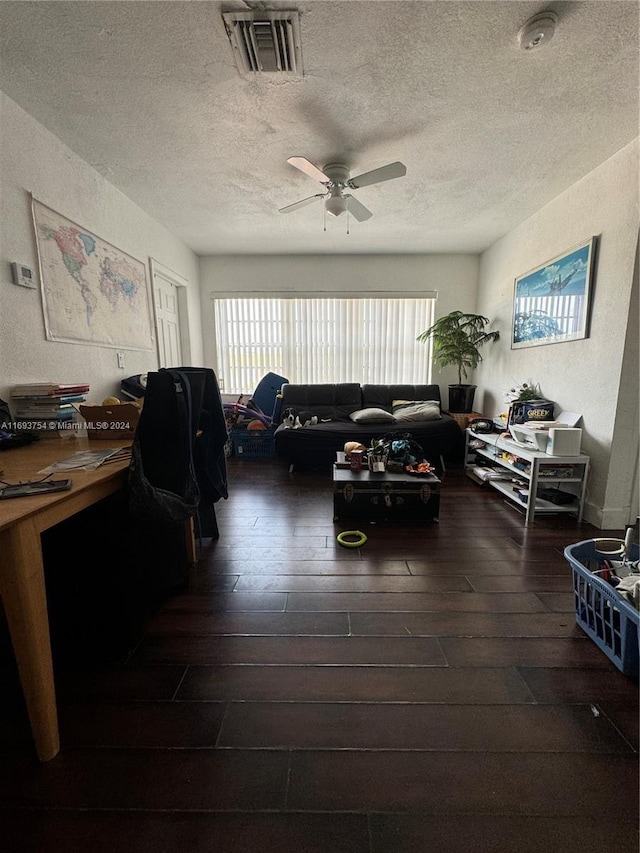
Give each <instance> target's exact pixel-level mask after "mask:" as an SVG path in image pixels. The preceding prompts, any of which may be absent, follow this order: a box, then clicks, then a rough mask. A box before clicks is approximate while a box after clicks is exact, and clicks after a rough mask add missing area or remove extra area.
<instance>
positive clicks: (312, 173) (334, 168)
mask: <svg viewBox="0 0 640 853" xmlns="http://www.w3.org/2000/svg"><path fill="white" fill-rule="evenodd" d="M287 163H291V165H292V166H295V168H296V169H300V171H301V172H304V173H305V175H308V176H309V177H310V178H313V179H314V180H316V181H319V182H320V183H321V184H323V185H324V187H325V192H323V193H316V194H315V195H312V196H309V198H303V199H302V200H301V201H296V202H294V203H293V204H289V205H287V206H286V207H281V208H280V211H279V212H280V213H291V212H292V211H293V210H298V208H300V207H305V206H306V205H307V204H311V203H312V202H314V201H315V200H316V199H317V198H323V199H324V200H325V202H324V209H325V211H326V212H327V213H330V214H331V216H340V214H341V213H344V212H345V210H348V211H349V213H351V214H352V215H353V216H355V218H356V219H357V220H358V222H364V221H365V220H367V219H371V217H372V216H373V213H371V211H370V210H368V209H367V208H366V207H365V206H364V204H361V203H360V202H359V201H358V200H357V199H356V198H354V197H353V196H352V195H351V193H349V192H345V190H348V189H349V190H357V189H360V187H368V186H371V184H379V183H381V182H382V181H390V180H391V179H392V178H401V177H402V176H403V175H406V174H407V167H406V166H405V165H404V163H400V162H398V161H397V162H395V163H389V164H388V165H387V166H381V167H380V168H379V169H373V170H372V171H371V172H364V173H363V174H362V175H357V176H356V177H355V178H350V177H349V168H348V166H345V165H344V163H329V164H328V165H327V166H325V167H324V169H319V168H318V167H317V166H315V165H314V164H313V163H311V162H310V161H309V160H307V158H306V157H289V158H288V160H287Z"/></svg>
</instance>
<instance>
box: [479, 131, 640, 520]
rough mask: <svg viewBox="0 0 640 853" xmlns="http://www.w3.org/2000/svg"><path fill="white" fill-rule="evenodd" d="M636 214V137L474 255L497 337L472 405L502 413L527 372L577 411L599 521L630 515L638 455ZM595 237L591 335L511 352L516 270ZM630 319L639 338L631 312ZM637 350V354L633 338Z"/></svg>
mask: <svg viewBox="0 0 640 853" xmlns="http://www.w3.org/2000/svg"><path fill="white" fill-rule="evenodd" d="M638 221H639V216H638V142H637V140H636V141H635V142H634V143H632V144H630V145H628V146H627V147H625V148H624V149H622V150H621V151H619V152H618V153H617V154H616V155H615V156H613V157H612V158H610V159H609V160H607V161H606V162H605V163H603V164H602V165H601V166H599V167H598V168H597V169H595V170H594V171H593V172H591V173H590V174H588V175H586V176H585V177H584V178H582V179H581V180H580V181H578V183H576V184H574V186H572V187H571V188H570V189H569V190H567V191H566V192H565V193H563V194H562V195H561V196H559V197H558V198H557V199H555V200H554V201H553V202H551V203H550V204H548V205H547V206H546V207H544V208H542V210H540V211H538V213H536V214H535V215H534V216H532V217H531V218H530V219H528V220H527V221H526V222H524V223H523V224H522V225H519V226H518V227H517V228H515V229H514V230H513V231H511V232H510V233H509V234H507V235H506V236H505V237H504V238H503V239H502V240H499V241H498V242H497V243H495V244H494V245H493V246H492V247H491V248H490V249H489V250H488V251H486V252H485V253H484V254H483V255H482V257H481V262H480V284H479V301H478V310H479V311H480V313H482V314H485V315H486V316H488V317H490V318H491V319H492V320H493V321H494V326H495V328H498V329H500V330H502V331H503V335H502V339H501V340H500V342H499V343H498V344H496V345H493V346H491V347H488V348H486V349H485V351H484V355H485V359H484V362H483V364H482V365H481V366H480V368H479V370H478V371H477V373H476V378H475V381H476V382H477V384H478V392H477V394H478V396H477V397H476V402H477V405H478V406H479V407H480V410H482V411H483V412H484V413H485V414H487V415H493V414H496V413H498V412H500V411H504V409H505V404H504V402H503V398H502V392H503V390H504V389H505V388H508V387H510V386H511V385H512V384H513V383H514V382H523V381H524V382H526V381H528V380H531V381H533V382H536V383H539V384H540V386H541V389H542V392H543V394H544V396H545V397H548V398H549V399H551V400H554V401H555V403H556V404H557V406H558V407H559V408H560V409H564V410H565V411H571V412H580V413H582V415H583V423H582V427H583V431H584V432H583V445H582V448H583V451H584V452H585V453H587V454H588V455H589V456H590V457H591V462H592V469H591V477H590V484H589V490H588V495H587V509H586V519H587V520H588V521H590V522H591V523H593V524H595V525H596V526H598V527H613V528H619V527H623V526H624V524H625V523H626V521H627V519H628V516H629V510H630V506H629V504H630V495H631V491H632V479H633V466H634V461H635V459H637V453H638V436H637V410H638V382H637V376H638V373H637V365H636V368H635V380H634V379H633V374H634V371H633V369H632V367H631V365H629V369H627V370H624V371H623V366H625V345H626V348H627V356H626V358H627V360H629V359H631V358H633V356H632V352H633V347H630V346H629V342H628V341H627V326H628V322H629V317H630V311H631V310H632V309H631V297H632V281H633V271H634V261H635V254H636V244H637V238H638ZM593 235H597V236H598V238H599V248H598V257H597V266H596V270H595V279H594V290H593V302H592V319H591V330H590V335H589V337H588V338H586V339H584V340H579V341H570V342H567V343H560V344H552V345H548V346H538V347H530V348H524V349H518V350H511V349H510V327H511V319H512V307H513V287H514V279H515V278H516V276H519V275H521V274H523V273H525V272H527V271H528V270H530V269H533V268H535V267H537V266H539V265H540V264H542V263H544V262H545V261H546V260H549V259H551V258H553V257H555V256H556V255H559V254H561V253H562V252H563V251H564V250H566V249H569V248H571V247H572V246H574V245H576V244H578V243H580V242H582V241H583V240H585V239H587V238H589V237H591V236H593ZM631 322H632V328H634V329H635V334H636V336H637V328H638V327H637V322H638V318H637V316H634V318H632V319H631ZM635 352H636V358H637V345H636V347H635ZM621 381H623V382H624V387H620V385H621ZM634 418H635V424H634ZM612 472H613V474H614V476H611V475H612Z"/></svg>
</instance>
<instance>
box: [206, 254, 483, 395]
mask: <svg viewBox="0 0 640 853" xmlns="http://www.w3.org/2000/svg"><path fill="white" fill-rule="evenodd" d="M200 280H201V289H202V320H203V325H204V356H205V363H206V365H207V366H208V367H213V368H214V369H215V366H216V365H215V338H214V326H213V304H212V293H213V294H215V293H225V294H227V295H231V294H234V295H237V296H242V295H243V294H244V295H252V296H258V295H259V293H263V294H286V293H289V294H291V293H307V294H309V293H311V294H315V293H320V292H323V293H325V294H327V293H330V294H331V295H334V296H353V295H357V294H358V293H363V292H369V293H370V292H379V293H380V294H381V296H389V297H392V296H393V295H394V293H403V294H406V293H415V294H416V295H420V294H421V293H424V292H425V291H437V293H438V301H437V305H436V317H440V316H441V315H442V314H447V313H448V312H449V311H454V310H456V309H460V310H461V311H474V310H475V306H476V298H477V281H478V256H477V255H286V256H285V255H250V256H235V255H234V256H230V255H227V256H215V257H206V258H202V259H201V263H200ZM432 381H433V382H434V383H438V384H439V385H440V389H441V392H442V399H443V401H444V402H445V403H446V399H447V397H446V386H447V384H448V383H449V382H457V381H458V380H457V377H456V374H455V370H453V371H451V372H448V371H443V372H442V373H441V374H440V373H435V374H434V376H433V377H432ZM247 390H248V391H249V390H252V389H247Z"/></svg>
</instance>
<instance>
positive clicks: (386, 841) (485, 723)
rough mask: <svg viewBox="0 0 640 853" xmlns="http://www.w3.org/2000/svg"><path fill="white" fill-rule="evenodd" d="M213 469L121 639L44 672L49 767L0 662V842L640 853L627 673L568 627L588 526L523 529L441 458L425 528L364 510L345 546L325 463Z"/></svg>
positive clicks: (491, 495)
mask: <svg viewBox="0 0 640 853" xmlns="http://www.w3.org/2000/svg"><path fill="white" fill-rule="evenodd" d="M229 483H230V497H229V500H228V501H226V502H223V503H221V504H219V505H218V520H219V526H220V534H221V535H220V539H219V540H218V541H216V542H212V543H211V544H210V546H209V547H208V548H206V549H205V550H204V552H203V554H202V558H201V560H200V562H199V564H198V566H197V567H196V568H195V569H194V571H193V576H192V579H191V582H190V586H189V589H188V590H186V591H185V592H184V593H183V594H179V595H177V596H176V597H174V598H172V599H171V600H170V601H169V602H168V603H166V605H165V606H164V607H163V609H162V610H161V611H160V612H159V613H158V614H157V615H156V616H155V617H154V618H153V620H152V621H151V623H150V624H149V625H148V628H147V630H146V633H145V636H144V637H143V639H142V640H141V641H140V642H139V644H137V645H136V647H135V648H134V649H133V651H132V653H131V654H130V656H129V657H128V658H127V659H126V660H125V661H123V662H122V663H119V664H111V665H108V666H105V665H94V666H89V667H75V666H70V665H59V666H58V667H57V685H58V699H59V708H60V723H61V733H62V743H63V749H62V752H61V753H60V755H59V756H58V757H57V758H55V759H54V760H53V761H51V762H49V763H47V764H44V765H40V764H38V762H37V761H36V760H35V758H34V755H33V746H32V743H31V741H30V737H29V732H28V728H27V726H26V724H25V720H24V710H23V708H22V705H21V700H20V699H19V698H17V697H18V696H19V694H18V691H17V690H16V688H15V683H14V678H13V676H12V674H11V667H10V666H5V667H4V669H3V681H2V682H0V686H2V688H3V693H4V696H5V700H6V701H5V702H4V709H3V710H2V714H1V719H2V735H1V737H0V759H1V767H0V805H1V808H2V813H1V814H0V839H1V840H0V847H2V849H3V850H6V851H7V853H22V852H23V851H28V853H50V852H51V853H53V851H55V853H85V851H87V853H107V851H109V853H123V851H124V852H125V853H205V851H206V853H213V851H215V853H462V851H465V853H489V851H491V853H501V851H517V852H518V853H534V851H535V853H555V851H558V853H560V851H562V853H566V851H567V850H571V849H575V850H577V851H580V853H608V851H612V853H614V851H615V853H626V852H627V851H636V850H637V832H636V830H637V824H638V814H637V812H638V805H637V804H638V785H637V780H638V753H637V750H638V721H637V713H638V691H637V685H636V684H634V683H633V682H632V681H631V680H630V679H628V678H626V677H625V676H623V675H621V674H620V673H619V672H618V671H617V670H616V669H615V668H614V667H613V666H612V665H611V664H610V663H609V662H608V660H607V659H606V658H605V657H604V655H603V654H602V653H601V652H600V651H599V650H598V649H597V648H596V646H595V645H594V644H593V643H592V642H591V641H590V640H589V639H588V638H586V637H585V636H584V635H583V634H582V632H581V631H580V630H579V629H578V628H576V626H575V623H574V618H573V601H572V595H571V592H570V589H571V583H570V570H569V566H568V564H567V563H566V560H565V558H564V556H563V548H564V547H565V545H567V544H571V543H572V542H576V541H579V540H581V539H586V538H589V537H591V536H592V535H594V534H595V531H594V529H593V528H591V527H589V526H588V525H582V526H580V527H579V526H577V524H576V522H575V520H573V519H571V518H569V517H568V516H559V517H557V518H553V517H550V518H546V519H541V520H539V521H537V522H536V524H535V525H533V526H532V527H530V528H529V529H525V527H524V525H523V518H522V516H521V515H519V514H518V513H517V512H515V511H514V510H513V509H511V508H509V507H507V506H506V505H505V504H504V503H503V502H502V500H501V498H500V496H499V495H497V493H495V492H492V491H491V490H489V489H486V488H481V487H478V486H476V485H475V484H473V483H471V482H470V481H469V480H467V479H465V478H464V477H463V476H462V473H461V472H460V471H459V470H450V471H448V472H447V474H446V476H445V478H444V483H443V486H442V503H441V513H440V522H439V523H431V524H426V525H420V524H410V525H406V526H388V525H387V526H385V525H371V524H366V523H360V524H358V525H357V526H358V527H360V529H362V530H364V532H366V534H367V536H368V542H367V543H366V545H365V546H364V547H363V548H361V549H358V550H352V549H344V548H341V547H340V546H339V545H338V544H337V543H336V541H335V537H336V534H337V532H339V531H340V530H343V529H348V528H352V527H354V526H356V525H354V524H353V523H352V524H350V525H340V524H334V522H333V520H332V518H333V512H332V496H331V483H330V476H329V475H328V474H326V475H323V474H319V473H296V474H294V475H290V474H289V473H288V471H287V469H286V467H283V466H282V465H281V464H280V463H278V462H277V461H272V460H256V461H253V462H252V461H251V460H242V461H236V460H230V464H229ZM615 532H617V533H619V531H615ZM7 843H8V844H9V846H6V845H7Z"/></svg>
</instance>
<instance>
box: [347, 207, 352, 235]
mask: <svg viewBox="0 0 640 853" xmlns="http://www.w3.org/2000/svg"><path fill="white" fill-rule="evenodd" d="M350 233H351V232H350V231H349V205H348V204H347V237H348V236H349V234H350Z"/></svg>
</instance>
